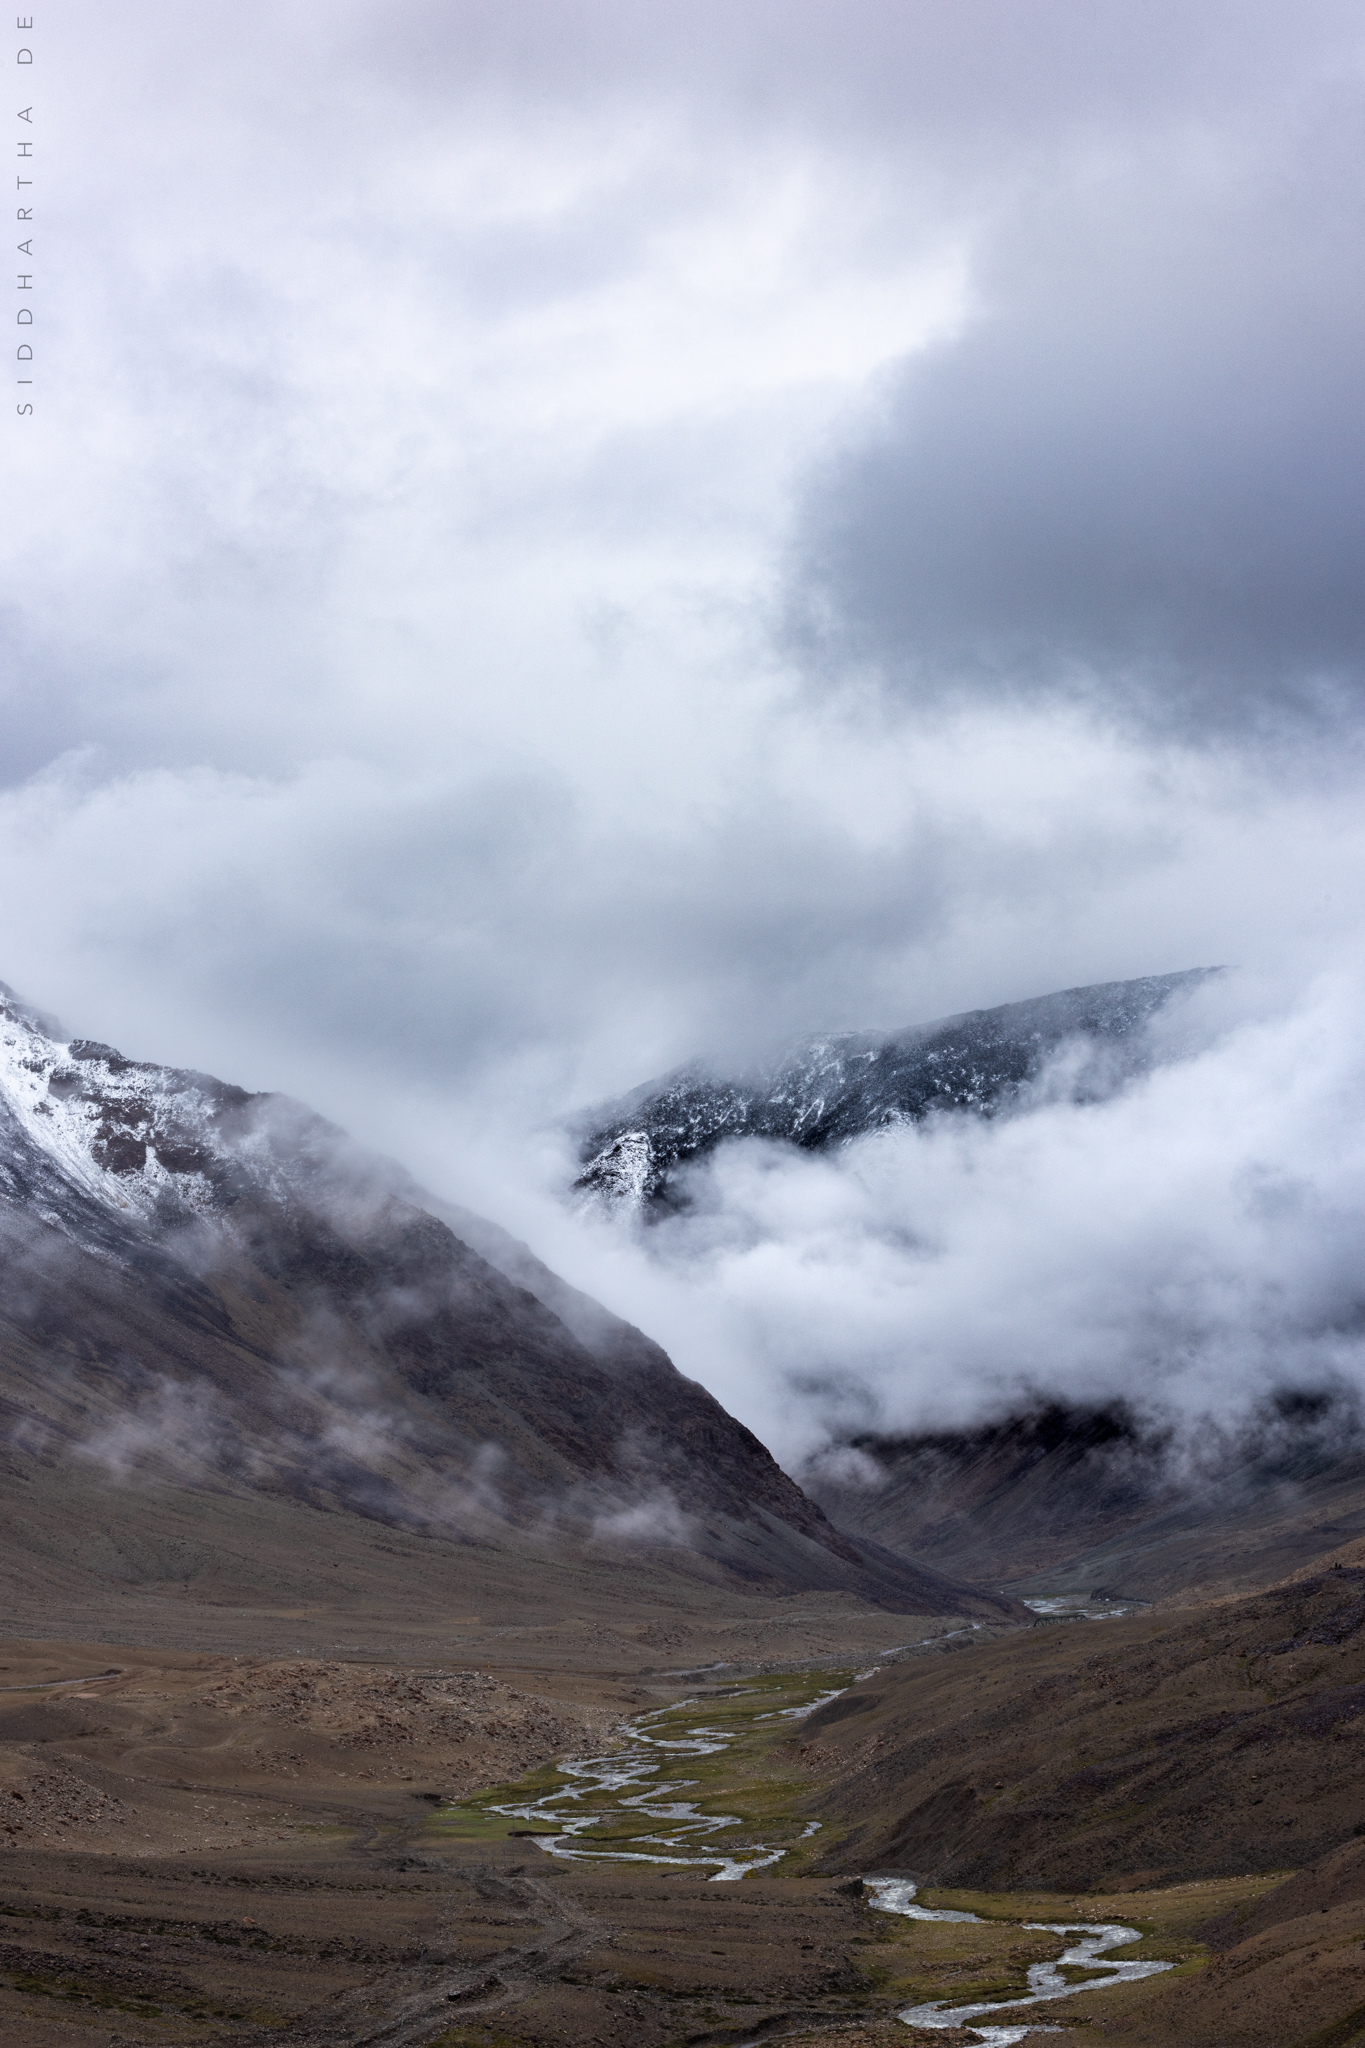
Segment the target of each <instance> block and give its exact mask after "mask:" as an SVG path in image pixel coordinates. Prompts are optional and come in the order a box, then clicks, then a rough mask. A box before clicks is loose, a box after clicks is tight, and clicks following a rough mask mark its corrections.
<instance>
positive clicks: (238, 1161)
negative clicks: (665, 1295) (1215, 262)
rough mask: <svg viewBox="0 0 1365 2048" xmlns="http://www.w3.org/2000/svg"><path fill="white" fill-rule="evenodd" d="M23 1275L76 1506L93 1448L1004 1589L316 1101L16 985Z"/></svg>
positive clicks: (95, 1453) (32, 1469) (16, 1314)
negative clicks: (881, 1518)
mask: <svg viewBox="0 0 1365 2048" xmlns="http://www.w3.org/2000/svg"><path fill="white" fill-rule="evenodd" d="M452 1226H453V1227H452ZM470 1239H473V1240H475V1241H476V1242H477V1244H478V1246H479V1249H477V1250H476V1249H474V1248H473V1245H472V1244H471V1242H470ZM0 1273H2V1275H3V1278H2V1279H0V1491H2V1490H3V1487H4V1486H5V1485H7V1484H9V1483H11V1482H12V1483H13V1484H15V1485H17V1486H18V1487H20V1488H21V1489H22V1488H23V1487H24V1486H25V1485H27V1483H28V1482H29V1481H30V1480H31V1479H32V1478H33V1477H34V1476H35V1474H36V1473H37V1472H39V1471H40V1470H46V1471H52V1470H54V1469H60V1470H61V1471H63V1472H64V1473H65V1474H66V1475H67V1477H66V1479H65V1480H64V1482H63V1484H64V1486H66V1488H67V1490H68V1493H69V1497H70V1499H71V1501H72V1502H73V1508H72V1512H73V1513H76V1512H78V1510H77V1508H76V1507H75V1505H74V1503H75V1502H76V1501H77V1500H78V1498H79V1497H80V1483H79V1475H81V1474H86V1475H88V1474H89V1473H91V1472H92V1471H94V1470H98V1471H99V1472H101V1473H103V1474H105V1475H108V1474H111V1473H112V1474H114V1475H116V1476H117V1477H118V1478H119V1479H120V1481H121V1482H123V1483H124V1484H125V1485H126V1486H127V1487H128V1488H129V1489H130V1492H129V1495H128V1498H129V1499H130V1500H131V1499H132V1498H133V1490H135V1489H136V1488H137V1487H138V1486H140V1485H147V1486H150V1485H159V1486H162V1487H164V1486H166V1485H168V1484H174V1485H176V1486H178V1487H182V1488H183V1487H186V1486H188V1487H190V1488H192V1489H193V1488H206V1487H207V1488H211V1489H214V1490H215V1491H216V1492H217V1493H218V1494H221V1493H222V1492H223V1490H224V1489H228V1490H234V1489H235V1490H236V1491H237V1492H238V1493H239V1494H241V1495H243V1496H245V1495H260V1494H261V1493H263V1492H264V1493H273V1494H276V1495H279V1494H284V1495H287V1496H289V1497H291V1498H292V1499H294V1500H301V1501H304V1502H307V1503H310V1504H312V1505H313V1506H316V1507H320V1508H322V1509H323V1510H324V1511H326V1512H328V1513H338V1512H340V1513H345V1514H349V1515H357V1514H358V1515H362V1516H366V1517H370V1518H378V1519H381V1520H384V1521H388V1522H390V1523H392V1524H399V1525H405V1526H407V1527H410V1528H428V1529H440V1530H443V1531H446V1532H464V1536H465V1537H466V1538H474V1537H477V1539H478V1540H479V1541H480V1542H482V1543H484V1544H487V1543H490V1542H492V1543H496V1542H497V1541H498V1537H497V1533H496V1532H497V1531H498V1529H499V1528H515V1529H520V1530H522V1531H525V1530H527V1529H534V1530H539V1531H541V1532H543V1533H544V1535H545V1539H546V1541H553V1540H554V1538H555V1535H556V1532H560V1533H562V1534H563V1535H564V1536H565V1538H566V1540H569V1539H571V1540H573V1541H582V1540H585V1539H586V1540H589V1541H608V1542H610V1541H622V1542H628V1543H633V1544H636V1545H640V1544H643V1545H646V1546H649V1545H652V1546H655V1548H656V1549H657V1548H658V1547H659V1546H664V1547H665V1548H669V1549H671V1551H673V1552H675V1553H678V1554H679V1555H686V1554H690V1555H691V1556H692V1557H694V1558H695V1559H697V1560H698V1561H700V1560H706V1561H707V1568H708V1569H711V1570H720V1571H721V1572H722V1573H738V1574H739V1575H740V1577H741V1578H742V1579H744V1580H746V1581H754V1582H760V1583H769V1584H771V1585H773V1586H774V1587H775V1588H781V1587H786V1588H790V1589H795V1588H796V1587H798V1586H809V1587H827V1588H830V1589H837V1588H840V1587H843V1588H849V1589H853V1588H856V1589H858V1590H859V1591H860V1592H861V1593H862V1594H863V1596H864V1597H870V1598H873V1599H879V1600H883V1601H885V1602H886V1603H887V1604H889V1605H893V1606H900V1607H902V1608H905V1607H906V1606H909V1607H911V1608H913V1609H917V1610H919V1611H931V1612H947V1611H954V1610H956V1609H961V1608H962V1607H963V1603H964V1602H965V1603H966V1607H967V1608H968V1609H970V1610H971V1611H976V1608H977V1606H979V1605H981V1604H982V1603H980V1602H977V1601H976V1599H975V1596H973V1595H972V1594H971V1593H969V1592H965V1591H964V1590H963V1589H959V1588H954V1587H951V1586H949V1585H948V1584H947V1583H946V1582H943V1581H939V1580H937V1579H935V1578H934V1577H933V1576H932V1575H926V1574H923V1573H919V1572H918V1571H917V1570H916V1568H915V1567H913V1566H911V1565H909V1564H908V1563H906V1562H905V1561H904V1560H902V1559H900V1558H897V1557H894V1556H893V1555H892V1554H891V1553H890V1552H886V1551H882V1550H881V1549H880V1548H879V1546H878V1545H876V1544H875V1543H873V1542H869V1541H868V1540H866V1539H862V1538H856V1539H855V1538H847V1537H845V1536H844V1535H843V1534H842V1533H841V1532H840V1531H838V1530H836V1529H835V1528H834V1527H833V1526H832V1525H831V1524H830V1523H829V1522H828V1520H827V1519H826V1517H825V1515H824V1513H823V1511H822V1510H821V1509H819V1508H818V1507H817V1506H816V1505H815V1504H814V1502H812V1501H810V1500H809V1499H807V1497H806V1496H805V1494H803V1493H802V1491H801V1489H800V1488H799V1487H798V1486H797V1485H796V1483H795V1482H794V1481H793V1480H791V1479H790V1478H788V1477H787V1475H786V1474H785V1473H784V1472H782V1471H781V1470H780V1468H779V1467H778V1466H777V1465H776V1464H775V1463H774V1461H773V1459H772V1458H771V1457H770V1456H769V1454H768V1452H767V1451H766V1450H765V1449H764V1448H763V1446H762V1445H761V1444H760V1443H759V1442H758V1441H757V1439H756V1438H755V1437H753V1436H752V1435H751V1434H750V1433H749V1431H748V1430H746V1429H744V1428H743V1427H742V1425H741V1424H740V1423H738V1422H736V1421H735V1419H734V1418H733V1417H732V1416H730V1415H728V1414H727V1413H726V1411H725V1410H724V1409H723V1408H722V1407H721V1406H720V1404H719V1403H718V1402H717V1401H715V1400H714V1399H713V1398H712V1396H711V1395H710V1394H708V1393H707V1392H706V1391H705V1389H704V1388H702V1387H700V1386H698V1385H697V1384H696V1383H695V1382H693V1381H691V1380H688V1379H685V1378H684V1377H683V1376H682V1374H680V1373H679V1372H678V1371H677V1370H676V1368H675V1367H674V1366H673V1365H672V1364H671V1362H670V1361H669V1359H668V1358H667V1357H666V1355H665V1354H664V1353H663V1352H662V1351H661V1350H660V1349H659V1347H658V1346H657V1345H655V1344H653V1343H651V1342H650V1340H649V1339H648V1338H647V1337H645V1336H643V1335H642V1334H641V1333H640V1332H639V1331H638V1330H635V1329H633V1328H632V1327H631V1326H630V1325H629V1324H627V1323H624V1322H622V1321H621V1320H620V1319H619V1318H618V1317H615V1316H613V1315H611V1314H610V1313H609V1311H607V1310H606V1309H604V1308H602V1307H601V1306H600V1305H599V1304H597V1303H595V1302H592V1301H590V1300H588V1299H587V1297H585V1296H583V1295H580V1294H577V1293H576V1292H575V1290H573V1289H572V1288H570V1287H569V1286H568V1285H567V1284H566V1283H565V1282H563V1281H562V1280H560V1279H558V1277H557V1276H556V1275H554V1274H552V1273H550V1272H549V1271H548V1270H547V1269H546V1268H545V1267H544V1266H542V1265H540V1263H539V1262H538V1261H537V1260H536V1259H535V1258H534V1257H533V1256H532V1254H531V1253H530V1252H529V1251H528V1250H527V1249H526V1247H525V1246H522V1245H518V1244H516V1243H515V1241H514V1240H512V1239H511V1238H509V1237H507V1236H506V1235H505V1233H503V1232H501V1231H499V1230H498V1229H497V1227H496V1226H495V1225H493V1224H489V1223H486V1222H484V1221H482V1220H481V1219H478V1218H475V1217H471V1216H467V1215H465V1214H464V1213H463V1212H460V1211H456V1210H453V1209H450V1208H448V1207H446V1206H445V1205H443V1204H441V1203H440V1202H439V1201H437V1200H435V1199H434V1198H433V1197H431V1196H429V1195H427V1194H425V1193H424V1192H423V1191H422V1190H421V1189H420V1188H418V1187H417V1186H416V1185H415V1184H414V1183H413V1182H412V1181H411V1180H410V1179H409V1178H408V1176H407V1175H406V1174H405V1173H404V1172H403V1171H402V1169H401V1168H400V1167H398V1166H396V1165H395V1164H394V1163H393V1162H392V1161H388V1160H384V1159H381V1158H377V1157H375V1156H374V1155H372V1154H370V1153H367V1152H365V1151H363V1150H362V1149H361V1148H360V1147H358V1146H356V1145H354V1144H352V1143H351V1141H350V1140H348V1139H347V1138H346V1136H345V1134H344V1133H342V1132H341V1131H338V1130H337V1129H335V1128H334V1127H333V1126H331V1125H329V1124H327V1123H326V1122H325V1121H324V1120H323V1119H322V1118H320V1117H318V1116H316V1115H314V1114H313V1113H312V1112H311V1111H309V1110H307V1109H305V1108H304V1107H303V1106H302V1105H300V1104H298V1103H295V1102H291V1101H289V1100H287V1099H286V1098H283V1097H279V1096H274V1095H251V1094H248V1093H247V1092H246V1091H244V1090H243V1089H240V1088H234V1087H231V1086H229V1085H228V1084H226V1083H224V1082H221V1081H217V1080H214V1079H213V1078H211V1077H210V1076H208V1075H204V1074H199V1073H193V1072H187V1071H184V1070H181V1069H177V1068H170V1067H164V1066H160V1065H156V1064H154V1063H150V1062H145V1061H138V1060H131V1059H128V1058H125V1057H124V1055H123V1054H121V1053H119V1052H116V1051H115V1050H114V1049H113V1048H112V1047H111V1046H108V1045H102V1044H97V1043H93V1042H91V1041H89V1040H85V1039H81V1038H71V1037H68V1036H67V1035H66V1034H64V1033H63V1032H62V1031H61V1030H60V1029H59V1028H58V1027H57V1026H56V1025H55V1024H54V1023H53V1022H52V1021H51V1020H50V1019H47V1018H45V1017H43V1016H41V1015H39V1014H38V1013H37V1012H35V1011H33V1010H31V1009H29V1008H28V1007H27V1006H26V1005H25V1004H23V1003H21V1002H20V1001H19V1000H18V998H17V997H15V996H14V995H13V994H12V992H11V991H9V990H7V989H4V988H3V986H2V985H0ZM17 1498H18V1500H19V1501H20V1502H22V1499H23V1494H22V1491H21V1492H20V1494H19V1496H18V1497H17ZM129 1512H131V1509H130V1510H129ZM22 1519H23V1518H22V1512H21V1510H17V1511H16V1526H19V1525H20V1524H21V1523H22ZM983 1599H984V1596H983ZM1006 1604H1007V1605H1008V1603H1006ZM991 1605H994V1606H995V1607H997V1608H998V1607H999V1605H1000V1603H999V1602H994V1603H992V1602H990V1601H989V1600H985V1602H984V1606H983V1608H982V1611H985V1607H989V1606H991Z"/></svg>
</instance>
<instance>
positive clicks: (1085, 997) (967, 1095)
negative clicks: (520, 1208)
mask: <svg viewBox="0 0 1365 2048" xmlns="http://www.w3.org/2000/svg"><path fill="white" fill-rule="evenodd" d="M1217 972H1219V970H1218V969H1217V968H1193V969H1191V970H1189V971H1187V972H1185V973H1181V974H1160V975H1145V976H1143V977H1141V978H1140V979H1138V980H1135V981H1108V982H1100V983H1097V984H1096V985H1095V986H1093V987H1090V988H1072V989H1063V990H1061V991H1060V992H1059V993H1057V994H1055V995H1048V996H1039V997H1036V998H1035V999H1033V1000H1032V1001H1029V1002H1022V1003H1005V1004H1002V1005H1001V1006H1000V1007H999V1008H997V1009H992V1010H970V1011H968V1012H966V1013H965V1014H964V1015H962V1016H960V1017H947V1018H941V1019H940V1020H938V1021H937V1022H936V1023H932V1024H921V1025H912V1026H911V1027H909V1028H908V1029H906V1030H904V1031H898V1032H895V1033H893V1034H891V1035H890V1036H885V1035H878V1034H876V1033H874V1032H850V1033H846V1034H844V1035H842V1036H840V1037H832V1038H811V1039H807V1040H805V1041H803V1042H802V1043H801V1044H799V1045H796V1046H794V1047H792V1048H791V1049H789V1050H788V1051H787V1052H786V1053H784V1054H783V1055H781V1056H780V1057H779V1058H778V1059H776V1060H775V1061H773V1062H771V1063H770V1064H769V1065H768V1066H767V1067H766V1068H765V1069H764V1070H763V1071H761V1072H759V1073H756V1074H753V1075H749V1076H741V1077H737V1078H736V1077H730V1078H727V1077H725V1076H722V1075H718V1074H715V1073H712V1072H710V1071H708V1070H707V1068H706V1067H705V1066H704V1065H703V1064H702V1063H701V1062H694V1063H692V1064H690V1065H688V1066H685V1067H679V1068H678V1069H677V1070H676V1072H674V1073H672V1074H666V1075H665V1076H664V1077H663V1078H662V1079H661V1080H657V1081H647V1082H646V1083H645V1084H644V1085H643V1086H642V1087H640V1088H636V1089H634V1090H633V1091H632V1092H631V1093H630V1094H629V1095H626V1096H623V1097H622V1098H621V1099H620V1101H618V1102H614V1103H607V1104H604V1105H603V1106H601V1107H600V1108H598V1109H596V1110H591V1111H589V1112H587V1113H586V1114H585V1115H584V1116H583V1117H582V1118H580V1119H579V1120H578V1130H579V1132H580V1149H579V1158H580V1162H581V1164H582V1168H583V1170H582V1173H581V1174H580V1175H579V1178H578V1180H577V1181H576V1183H575V1186H576V1187H577V1188H578V1189H579V1190H580V1191H581V1192H582V1193H584V1194H588V1195H592V1196H596V1197H598V1198H600V1199H602V1200H605V1201H607V1202H608V1203H610V1204H611V1205H612V1206H613V1207H615V1206H618V1205H628V1206H632V1207H638V1208H641V1209H644V1210H645V1211H646V1212H647V1211H648V1209H649V1208H650V1207H652V1206H662V1207H667V1206H668V1205H669V1202H670V1199H671V1198H672V1196H673V1192H674V1181H675V1176H676V1174H677V1172H678V1169H679V1168H680V1167H682V1166H685V1165H686V1164H687V1162H688V1161H689V1160H692V1159H696V1158H698V1157H700V1156H701V1155H702V1154H704V1153H706V1152H709V1151H711V1150H712V1149H713V1148H714V1147H715V1146H716V1145H718V1144H720V1143H721V1141H722V1140H723V1139H726V1138H737V1137H757V1138H770V1139H777V1140H780V1141H782V1142H785V1143H787V1144H792V1145H800V1146H803V1147H807V1148H810V1149H816V1148H819V1147H821V1146H826V1145H835V1144H839V1143H840V1142H842V1141H843V1140H845V1139H848V1138H854V1137H858V1136H860V1135H861V1134H862V1133H863V1132H865V1131H872V1130H877V1129H879V1128H881V1127H884V1126H886V1125H888V1124H895V1123H901V1122H918V1121H919V1120H920V1119H922V1118H923V1117H926V1116H928V1115H930V1114H931V1113H932V1112H934V1111H955V1110H956V1111H968V1112H975V1113H976V1114H979V1115H989V1114H991V1113H993V1112H997V1111H999V1110H1001V1109H1002V1108H1004V1107H1006V1106H1007V1105H1008V1104H1009V1102H1010V1101H1011V1099H1013V1098H1015V1097H1017V1095H1018V1094H1019V1092H1020V1091H1021V1090H1022V1089H1023V1088H1025V1087H1027V1086H1028V1084H1029V1083H1030V1082H1032V1081H1035V1080H1036V1079H1037V1077H1038V1075H1039V1074H1040V1073H1041V1072H1042V1070H1043V1068H1044V1067H1045V1066H1046V1065H1047V1063H1048V1062H1049V1061H1051V1060H1053V1059H1055V1058H1056V1057H1057V1056H1058V1055H1059V1054H1060V1053H1061V1052H1062V1051H1063V1049H1064V1048H1066V1047H1067V1046H1068V1045H1073V1044H1074V1045H1075V1047H1076V1048H1077V1051H1078V1054H1080V1055H1081V1057H1080V1058H1079V1059H1078V1062H1077V1067H1076V1072H1075V1075H1074V1079H1073V1086H1074V1087H1075V1088H1076V1089H1078V1090H1081V1091H1084V1090H1087V1089H1090V1090H1094V1089H1102V1088H1107V1087H1109V1086H1112V1085H1113V1080H1114V1069H1115V1066H1116V1065H1117V1066H1118V1067H1119V1068H1120V1069H1122V1067H1123V1065H1124V1062H1125V1060H1127V1061H1129V1062H1131V1060H1132V1059H1133V1058H1135V1057H1137V1056H1138V1046H1139V1042H1140V1038H1141V1034H1142V1031H1143V1028H1144V1026H1146V1025H1147V1024H1148V1023H1149V1022H1150V1021H1151V1019H1152V1018H1153V1017H1154V1016H1155V1015H1156V1013H1157V1011H1158V1010H1160V1009H1161V1008H1162V1007H1163V1005H1165V1004H1166V1003H1168V1002H1169V1001H1170V1000H1171V998H1172V997H1173V996H1175V995H1177V994H1178V993H1180V992H1181V991H1183V990H1188V989H1193V988H1194V987H1196V986H1197V985H1198V983H1199V982H1201V981H1203V980H1205V979H1206V978H1207V977H1208V976H1209V975H1210V974H1215V973H1217ZM1097 1055H1099V1056H1100V1057H1098V1058H1097V1057H1096V1056H1097Z"/></svg>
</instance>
